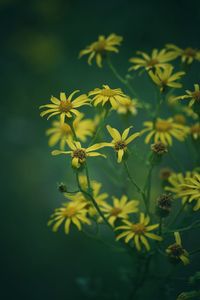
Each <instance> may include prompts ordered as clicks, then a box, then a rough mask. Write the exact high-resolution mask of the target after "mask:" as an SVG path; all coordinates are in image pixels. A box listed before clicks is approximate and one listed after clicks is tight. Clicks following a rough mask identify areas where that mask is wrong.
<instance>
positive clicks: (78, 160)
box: [51, 140, 107, 168]
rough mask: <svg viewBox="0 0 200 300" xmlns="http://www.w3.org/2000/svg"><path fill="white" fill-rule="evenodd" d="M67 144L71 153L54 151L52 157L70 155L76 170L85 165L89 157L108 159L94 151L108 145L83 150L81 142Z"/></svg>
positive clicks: (100, 144)
mask: <svg viewBox="0 0 200 300" xmlns="http://www.w3.org/2000/svg"><path fill="white" fill-rule="evenodd" d="M67 144H68V146H69V148H70V149H71V151H60V150H54V151H52V153H51V154H52V155H59V154H70V155H71V157H72V166H73V167H74V168H80V166H81V165H83V164H84V163H85V161H86V159H87V157H93V156H102V157H104V158H106V156H105V155H104V154H101V153H99V152H94V150H98V149H101V148H103V147H105V146H107V144H106V143H99V144H94V145H92V146H90V147H88V148H82V146H81V143H80V142H76V141H71V140H67Z"/></svg>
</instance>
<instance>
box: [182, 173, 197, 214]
mask: <svg viewBox="0 0 200 300" xmlns="http://www.w3.org/2000/svg"><path fill="white" fill-rule="evenodd" d="M180 188H181V191H180V192H179V196H180V197H186V198H187V201H188V202H192V201H196V204H195V206H194V207H193V210H194V211H197V210H199V209H200V174H198V173H196V172H195V173H193V174H192V175H190V176H187V177H185V180H184V183H182V184H181V186H180Z"/></svg>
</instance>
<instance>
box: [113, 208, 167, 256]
mask: <svg viewBox="0 0 200 300" xmlns="http://www.w3.org/2000/svg"><path fill="white" fill-rule="evenodd" d="M122 222H123V223H124V224H125V225H122V226H119V227H117V228H116V230H123V232H122V233H120V234H119V235H118V236H117V238H116V239H117V240H119V239H121V238H125V243H128V242H129V241H130V240H133V243H134V245H135V247H136V249H137V250H138V251H141V250H142V246H141V243H142V244H143V245H144V247H145V248H146V250H147V251H149V250H150V245H149V242H148V240H147V238H150V239H153V240H156V241H162V237H161V236H159V235H157V234H155V233H151V232H150V231H152V230H154V229H156V228H158V227H159V224H154V225H148V224H149V222H150V218H149V217H148V216H146V217H145V215H144V213H141V214H140V221H139V222H138V223H132V222H130V221H128V220H123V221H122Z"/></svg>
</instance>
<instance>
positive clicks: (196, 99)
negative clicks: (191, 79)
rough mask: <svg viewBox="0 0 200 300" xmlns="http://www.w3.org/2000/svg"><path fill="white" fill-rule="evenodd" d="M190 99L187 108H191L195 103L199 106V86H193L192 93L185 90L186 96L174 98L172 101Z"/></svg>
mask: <svg viewBox="0 0 200 300" xmlns="http://www.w3.org/2000/svg"><path fill="white" fill-rule="evenodd" d="M179 99H180V100H183V99H190V101H189V107H192V106H193V105H194V104H195V103H198V104H200V87H199V84H194V91H189V90H186V94H185V95H182V96H178V97H175V98H174V100H179Z"/></svg>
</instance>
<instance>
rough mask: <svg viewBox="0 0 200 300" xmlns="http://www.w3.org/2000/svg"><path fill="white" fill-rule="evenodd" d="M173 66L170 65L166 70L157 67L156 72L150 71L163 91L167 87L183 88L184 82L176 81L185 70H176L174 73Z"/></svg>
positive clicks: (150, 74) (152, 77)
mask: <svg viewBox="0 0 200 300" xmlns="http://www.w3.org/2000/svg"><path fill="white" fill-rule="evenodd" d="M173 69H174V68H173V66H171V65H169V66H167V67H166V68H165V69H164V70H163V69H160V68H157V69H156V71H155V72H153V71H149V76H150V77H151V79H152V80H153V82H154V83H155V84H156V85H157V86H158V87H159V88H160V91H161V92H163V91H164V90H165V89H166V88H167V87H172V88H176V89H178V88H181V87H182V84H181V83H180V82H176V81H177V80H179V79H180V78H181V77H182V76H183V75H185V72H176V73H173Z"/></svg>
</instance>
